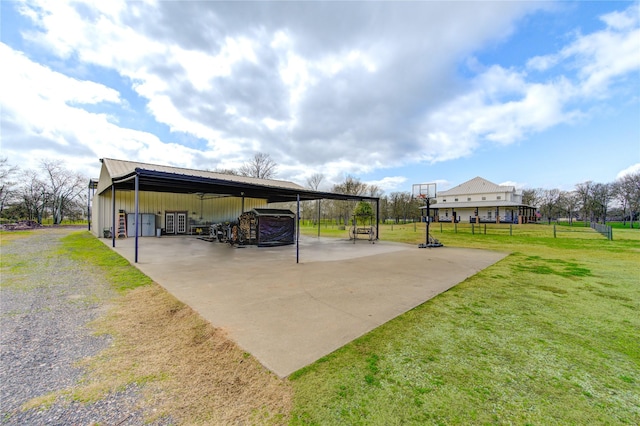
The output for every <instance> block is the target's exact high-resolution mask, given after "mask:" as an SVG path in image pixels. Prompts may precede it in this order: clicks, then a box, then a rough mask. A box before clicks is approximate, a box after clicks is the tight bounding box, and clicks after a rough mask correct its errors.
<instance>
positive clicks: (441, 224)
mask: <svg viewBox="0 0 640 426" xmlns="http://www.w3.org/2000/svg"><path fill="white" fill-rule="evenodd" d="M440 233H441V234H442V222H440Z"/></svg>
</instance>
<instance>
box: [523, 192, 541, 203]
mask: <svg viewBox="0 0 640 426" xmlns="http://www.w3.org/2000/svg"><path fill="white" fill-rule="evenodd" d="M541 196H542V194H540V189H524V190H523V191H522V204H524V205H526V206H531V207H538V204H539V202H540V198H541Z"/></svg>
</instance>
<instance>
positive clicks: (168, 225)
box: [164, 213, 176, 234]
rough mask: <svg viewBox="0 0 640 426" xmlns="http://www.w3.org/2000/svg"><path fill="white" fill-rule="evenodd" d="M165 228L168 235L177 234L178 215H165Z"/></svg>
mask: <svg viewBox="0 0 640 426" xmlns="http://www.w3.org/2000/svg"><path fill="white" fill-rule="evenodd" d="M164 228H165V232H166V233H167V234H175V233H176V214H175V213H165V214H164Z"/></svg>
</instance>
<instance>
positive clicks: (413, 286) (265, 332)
mask: <svg viewBox="0 0 640 426" xmlns="http://www.w3.org/2000/svg"><path fill="white" fill-rule="evenodd" d="M102 241H103V242H105V243H106V244H107V245H108V246H109V247H110V246H111V240H102ZM134 242H135V239H134V238H128V239H124V240H117V241H116V248H115V250H116V251H117V252H118V253H120V254H121V255H122V256H124V257H125V258H127V259H128V260H129V261H131V262H132V263H133V259H134ZM505 256H506V254H504V253H496V252H491V251H485V250H474V249H461V248H451V247H440V248H432V249H419V248H418V247H417V246H413V245H407V244H398V243H390V242H383V241H379V242H377V243H376V244H370V243H369V242H367V241H365V240H362V241H357V243H356V244H353V242H352V241H348V240H336V239H332V238H320V239H318V238H310V237H305V238H301V242H300V262H301V263H300V264H296V248H295V246H284V247H261V248H258V247H256V246H248V247H245V248H232V247H230V246H229V245H228V244H221V243H217V242H206V241H203V240H200V239H197V238H195V237H164V236H163V237H162V238H153V237H147V238H140V239H139V257H138V263H137V264H135V265H136V266H137V267H138V268H139V269H140V270H141V271H142V272H144V273H145V274H146V275H148V276H149V277H151V278H152V279H153V280H154V281H155V282H157V283H158V284H160V285H161V286H163V287H164V288H165V289H167V291H169V292H170V293H171V294H173V295H174V296H175V297H177V298H178V299H179V300H181V301H182V302H184V303H186V304H188V305H189V306H191V307H192V308H193V309H194V310H196V311H197V312H198V313H199V314H200V315H202V316H203V317H204V318H205V319H206V320H208V321H209V322H211V324H213V325H214V326H215V327H218V328H221V329H224V330H226V332H227V333H228V336H229V337H230V338H231V339H232V340H234V341H235V342H237V343H238V345H239V346H240V347H242V348H243V349H244V350H246V351H247V352H250V353H251V354H252V355H254V356H255V357H256V358H257V359H258V360H259V361H260V362H261V363H262V364H263V365H264V366H265V367H267V368H269V369H270V370H272V371H273V372H274V373H276V374H277V375H278V376H280V377H285V376H288V375H289V374H291V373H293V372H294V371H296V370H298V369H300V368H302V367H304V366H306V365H308V364H310V363H312V362H314V361H316V360H317V359H319V358H321V357H322V356H324V355H327V354H329V353H331V352H332V351H334V350H336V349H338V348H339V347H341V346H343V345H345V344H346V343H348V342H350V341H351V340H353V339H355V338H357V337H359V336H361V335H363V334H365V333H367V332H368V331H371V330H372V329H374V328H376V327H378V326H379V325H381V324H384V323H385V322H387V321H389V320H391V319H393V318H395V317H396V316H398V315H400V314H402V313H404V312H406V311H408V310H410V309H412V308H414V307H416V306H418V305H420V304H422V303H424V302H425V301H427V300H429V299H431V298H432V297H434V296H435V295H437V294H439V293H441V292H443V291H445V290H447V289H449V288H451V287H453V286H455V285H456V284H458V283H459V282H461V281H463V280H464V279H466V278H467V277H470V276H472V275H474V274H475V273H477V272H478V271H480V270H482V269H484V268H486V267H487V266H489V265H491V264H493V263H495V262H497V261H499V260H501V259H502V258H504V257H505Z"/></svg>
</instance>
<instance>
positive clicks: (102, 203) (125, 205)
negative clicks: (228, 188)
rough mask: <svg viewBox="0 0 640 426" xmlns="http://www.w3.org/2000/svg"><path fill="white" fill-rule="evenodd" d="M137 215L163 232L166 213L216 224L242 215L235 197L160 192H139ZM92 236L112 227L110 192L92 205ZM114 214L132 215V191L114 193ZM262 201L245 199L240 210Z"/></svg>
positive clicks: (239, 201)
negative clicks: (152, 220) (150, 216)
mask: <svg viewBox="0 0 640 426" xmlns="http://www.w3.org/2000/svg"><path fill="white" fill-rule="evenodd" d="M139 198H140V199H139V213H151V214H155V215H156V226H157V227H161V228H164V226H165V224H164V214H165V212H167V211H187V212H188V218H187V221H188V223H194V222H195V223H204V222H209V223H219V222H228V221H235V220H237V219H238V216H240V214H241V213H242V211H241V210H242V199H241V198H236V197H218V198H212V197H206V196H205V197H204V199H202V200H201V199H200V197H199V196H197V195H195V194H174V193H164V192H140V193H139ZM96 200H97V203H96V204H95V205H94V213H93V214H94V218H96V219H97V223H95V224H94V232H95V233H96V234H97V235H99V236H101V235H102V231H103V229H105V228H111V227H112V223H113V221H112V217H111V212H112V208H111V190H110V189H109V190H106V191H104V192H103V193H102V194H101V195H99V196H96V197H95V199H94V201H96ZM115 204H116V214H117V213H118V211H119V210H124V211H125V212H127V213H134V212H135V193H134V192H133V191H116V203H115ZM266 205H267V201H266V200H264V199H256V198H245V200H244V210H245V211H247V210H251V209H253V208H256V207H266Z"/></svg>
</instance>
